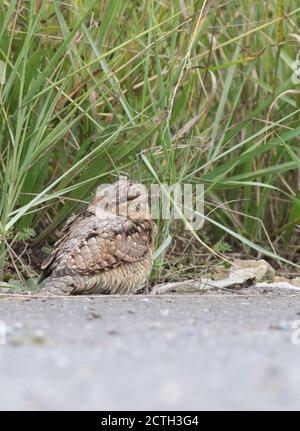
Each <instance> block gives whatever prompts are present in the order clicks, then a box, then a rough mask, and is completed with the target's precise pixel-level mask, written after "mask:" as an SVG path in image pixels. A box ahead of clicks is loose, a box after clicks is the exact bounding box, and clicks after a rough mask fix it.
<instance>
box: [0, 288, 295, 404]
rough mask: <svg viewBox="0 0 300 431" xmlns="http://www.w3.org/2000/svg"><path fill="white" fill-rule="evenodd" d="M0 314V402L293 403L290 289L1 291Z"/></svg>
mask: <svg viewBox="0 0 300 431" xmlns="http://www.w3.org/2000/svg"><path fill="white" fill-rule="evenodd" d="M0 320H1V321H2V322H3V323H0V325H1V327H2V335H1V334H0V343H1V342H2V343H4V342H5V344H0V382H1V383H0V408H1V409H2V410H4V409H9V410H14V409H22V410H40V409H47V410H54V409H55V410H56V409H58V410H64V409H67V410H89V409H96V410H107V409H111V410H117V409H118V410H132V409H136V410H141V409H145V410H151V409H159V410H162V409H169V410H172V409H174V410H176V409H210V410H211V409H243V410H244V409H297V410H298V409H299V407H300V344H297V343H298V342H300V333H299V334H298V332H297V329H295V328H296V326H297V322H296V321H299V322H298V323H299V327H300V295H280V296H278V295H272V294H267V295H255V296H247V295H244V296H243V295H230V294H229V295H222V294H221V295H218V294H216V295H210V296H205V295H202V296H176V297H174V296H142V295H140V296H135V297H97V298H83V297H71V298H70V297H69V298H47V299H46V298H8V297H1V298H0ZM293 322H296V323H293ZM293 326H295V327H294V328H293ZM4 329H6V337H4V335H5V334H4ZM299 332H300V331H299Z"/></svg>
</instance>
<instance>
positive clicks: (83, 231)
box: [39, 177, 156, 295]
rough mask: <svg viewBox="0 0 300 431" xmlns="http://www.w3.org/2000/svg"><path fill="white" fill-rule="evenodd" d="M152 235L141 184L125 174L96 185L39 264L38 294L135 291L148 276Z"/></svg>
mask: <svg viewBox="0 0 300 431" xmlns="http://www.w3.org/2000/svg"><path fill="white" fill-rule="evenodd" d="M155 234H156V225H155V223H154V222H153V220H152V218H151V214H150V211H149V206H148V195H147V189H146V187H145V186H144V185H142V184H139V183H136V182H133V181H131V180H127V178H126V177H121V178H120V179H119V180H118V181H116V182H115V183H114V184H109V185H100V186H99V187H98V188H97V190H96V194H95V196H94V198H93V199H92V201H91V202H90V204H89V205H88V206H87V207H85V208H84V209H83V210H82V211H81V212H80V213H79V214H78V215H76V216H71V218H70V219H69V220H68V221H67V222H66V224H65V226H64V227H63V229H62V231H61V237H60V238H59V239H58V241H57V242H56V243H55V245H54V250H53V252H52V253H51V254H50V255H49V256H48V257H47V258H46V259H45V260H44V262H43V263H42V265H41V270H42V273H41V277H40V280H39V283H41V282H42V281H44V280H45V282H46V283H45V287H43V288H41V289H40V290H39V292H40V293H47V294H50V295H51V294H55V295H87V294H91V295H94V294H134V293H136V292H137V291H138V290H140V289H141V288H142V287H143V286H144V285H145V284H146V282H147V280H148V278H149V275H150V272H151V269H152V264H153V243H154V238H155Z"/></svg>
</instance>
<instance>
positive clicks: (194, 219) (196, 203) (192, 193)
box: [95, 177, 205, 230]
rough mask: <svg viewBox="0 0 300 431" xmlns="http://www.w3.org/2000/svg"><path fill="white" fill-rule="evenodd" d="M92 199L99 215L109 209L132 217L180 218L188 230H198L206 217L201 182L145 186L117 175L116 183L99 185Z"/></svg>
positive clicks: (104, 213)
mask: <svg viewBox="0 0 300 431" xmlns="http://www.w3.org/2000/svg"><path fill="white" fill-rule="evenodd" d="M95 200H96V205H97V207H96V215H97V217H98V218H106V217H107V211H109V212H111V213H114V214H118V215H123V216H129V217H132V218H135V217H141V218H144V219H147V218H152V219H153V220H176V219H181V220H183V221H184V222H185V227H186V229H189V230H198V229H201V228H202V226H203V223H204V219H205V217H204V185H203V184H188V183H184V184H179V183H175V184H172V185H168V184H151V185H150V187H149V188H147V187H145V186H144V185H143V184H137V183H132V182H130V181H128V180H127V178H126V177H120V178H119V180H118V181H117V182H116V183H115V184H101V185H100V186H99V187H98V188H97V191H96V196H95ZM104 209H105V210H106V211H103V210H104Z"/></svg>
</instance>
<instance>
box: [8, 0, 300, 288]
mask: <svg viewBox="0 0 300 431" xmlns="http://www.w3.org/2000/svg"><path fill="white" fill-rule="evenodd" d="M0 22H1V25H0V82H1V84H0V106H1V110H0V122H1V129H0V166H1V168H0V193H1V196H0V241H1V242H0V279H1V278H2V279H4V280H6V281H7V280H8V279H10V278H11V277H12V274H17V275H18V276H19V277H21V278H22V277H25V278H26V277H30V276H33V275H34V274H35V271H36V270H37V267H38V262H39V258H40V257H41V256H42V250H44V251H45V247H49V246H50V247H51V244H52V243H53V241H54V240H55V236H56V230H57V229H58V228H59V227H60V226H61V224H62V223H63V222H64V221H65V220H66V218H67V217H68V216H69V215H70V214H72V212H74V211H77V210H78V208H79V207H80V205H82V202H84V201H86V200H88V199H89V198H90V196H91V194H92V192H93V191H94V189H95V187H96V185H98V184H99V183H101V182H111V181H114V179H115V178H116V177H117V176H119V175H120V174H122V175H126V174H127V175H128V176H129V177H131V178H133V179H135V180H139V181H142V182H143V183H144V184H150V183H152V182H155V183H157V182H158V181H159V182H161V183H166V184H174V183H176V182H178V183H184V182H185V183H192V184H197V183H201V184H204V185H205V208H206V213H205V218H206V221H205V225H204V228H203V229H202V230H200V231H197V232H194V231H190V230H186V229H183V225H184V220H183V223H180V222H176V223H170V221H165V220H164V221H160V222H159V223H158V224H159V233H158V235H157V248H158V250H159V252H158V253H157V260H156V264H155V271H154V274H153V279H154V280H156V279H158V278H162V277H164V276H166V274H168V273H170V272H173V273H175V272H177V273H178V272H181V273H184V272H185V271H188V269H190V268H193V270H195V268H197V267H198V266H199V265H201V264H203V262H205V261H206V260H207V255H216V256H218V257H220V256H222V255H223V254H225V256H226V255H228V253H230V252H231V250H234V251H235V252H241V253H242V254H243V255H249V254H250V253H252V254H254V255H255V256H257V255H266V256H268V257H269V258H273V259H274V261H276V262H278V263H280V262H282V263H288V262H289V263H290V264H293V265H294V266H296V267H298V268H299V255H300V244H299V229H300V226H299V225H300V160H299V154H300V151H299V149H300V147H299V135H300V122H299V119H300V108H299V100H300V93H299V84H298V77H299V76H298V75H297V63H293V62H295V61H296V60H297V58H299V60H300V34H299V31H298V29H299V25H300V7H299V4H298V2H297V1H296V0H286V1H283V0H278V1H275V2H264V1H254V2H250V1H249V0H242V1H235V0H232V1H229V2H226V1H224V2H215V1H203V0H199V1H197V0H194V1H192V0H174V1H172V2H167V1H165V2H163V1H154V0H150V1H129V0H124V1H119V0H101V1H100V0H65V1H58V0H52V1H40V0H38V1H33V0H10V1H6V0H0ZM299 64H300V63H299ZM293 68H294V69H293ZM206 249H207V250H206ZM205 250H206V251H205ZM179 262H180V265H181V267H178V263H179Z"/></svg>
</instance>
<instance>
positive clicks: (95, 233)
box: [50, 216, 153, 277]
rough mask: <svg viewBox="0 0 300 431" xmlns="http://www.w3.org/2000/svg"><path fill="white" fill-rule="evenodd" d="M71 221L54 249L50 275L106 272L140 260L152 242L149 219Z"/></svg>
mask: <svg viewBox="0 0 300 431" xmlns="http://www.w3.org/2000/svg"><path fill="white" fill-rule="evenodd" d="M74 223H75V221H74V222H73V223H72V224H71V226H70V227H69V229H68V231H67V232H66V233H65V238H64V239H63V238H62V239H61V240H60V242H58V244H57V245H58V247H57V251H54V252H53V254H54V257H53V258H52V261H51V263H50V267H51V269H52V270H51V272H53V276H57V277H62V276H65V275H92V274H95V273H98V272H101V271H108V270H110V269H113V268H116V267H119V266H121V265H123V264H125V263H130V262H136V261H139V260H142V259H143V258H144V256H145V255H146V253H147V252H148V251H149V247H151V245H152V231H153V222H152V221H148V220H147V221H132V220H121V219H104V220H99V219H97V218H96V217H95V216H94V217H91V218H90V220H89V221H86V220H85V219H81V220H77V221H76V224H74ZM81 227H82V229H81Z"/></svg>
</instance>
